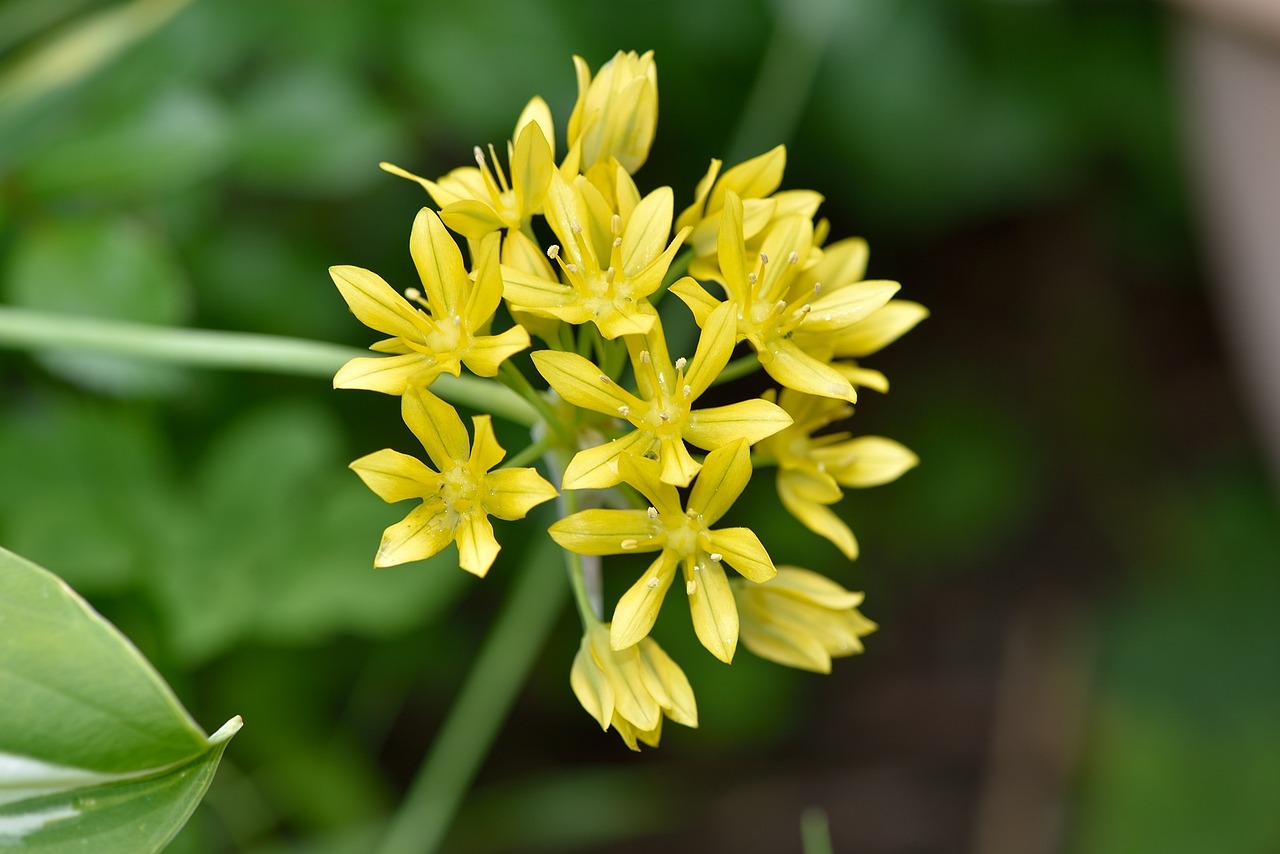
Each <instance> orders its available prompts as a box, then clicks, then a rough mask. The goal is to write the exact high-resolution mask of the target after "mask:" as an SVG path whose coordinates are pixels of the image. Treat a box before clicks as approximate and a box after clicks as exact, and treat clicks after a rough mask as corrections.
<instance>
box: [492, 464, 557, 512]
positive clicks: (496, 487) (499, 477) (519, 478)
mask: <svg viewBox="0 0 1280 854" xmlns="http://www.w3.org/2000/svg"><path fill="white" fill-rule="evenodd" d="M484 484H485V488H486V490H487V492H488V497H486V498H485V500H484V509H485V510H486V511H487V512H488V513H489V515H490V516H497V517H498V518H499V519H523V518H524V517H525V514H527V513H528V512H529V511H530V510H532V509H533V508H534V507H537V506H538V505H539V504H541V503H542V502H544V501H550V500H551V499H552V498H555V497H556V488H555V487H554V486H552V485H551V484H549V483H547V482H546V480H544V479H543V477H542V475H540V474H538V472H537V470H535V469H531V468H514V469H513V468H506V469H498V470H497V471H491V472H489V474H487V475H486V476H485V479H484Z"/></svg>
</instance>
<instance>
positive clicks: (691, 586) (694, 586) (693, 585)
mask: <svg viewBox="0 0 1280 854" xmlns="http://www.w3.org/2000/svg"><path fill="white" fill-rule="evenodd" d="M684 592H685V593H688V594H689V595H690V596H692V595H693V594H694V593H697V592H698V582H696V581H693V580H692V579H690V580H689V581H688V582H686V583H685V585H684Z"/></svg>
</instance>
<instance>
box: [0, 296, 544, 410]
mask: <svg viewBox="0 0 1280 854" xmlns="http://www.w3.org/2000/svg"><path fill="white" fill-rule="evenodd" d="M4 348H10V349H18V350H57V351H64V352H87V353H100V354H105V355H112V356H124V357H127V358H132V359H146V360H148V361H156V362H167V363H169V364H177V365H190V366H193V367H201V368H221V369H224V370H242V371H263V372H266V373H273V374H292V375H297V376H308V377H319V378H325V379H327V378H329V377H332V376H333V375H334V373H336V372H337V370H338V368H340V367H342V365H343V364H344V363H346V362H347V361H348V360H350V359H352V358H355V357H357V356H367V355H368V353H367V352H366V351H364V350H357V349H355V348H354V347H345V346H342V345H340V344H330V343H328V342H326V341H308V340H305V339H302V338H286V337H283V336H279V335H257V334H253V333H248V332H221V331H217V330H212V329H180V328H174V327H167V326H155V325H151V324H145V323H131V322H128V321H123V320H109V319H105V318H97V317H75V316H73V315H66V314H54V313H50V312H42V311H31V310H28V309H22V308H11V307H9V306H0V349H4ZM431 390H432V391H433V392H435V393H436V394H438V395H439V396H440V397H443V398H444V399H446V400H448V401H450V402H451V403H457V404H461V405H463V406H469V407H471V408H473V409H478V410H480V411H482V412H488V413H491V414H493V415H496V416H498V417H500V418H505V419H507V420H508V421H514V422H515V423H517V424H523V425H525V426H526V427H531V426H533V425H534V424H535V423H537V421H538V413H537V412H536V411H535V410H534V409H533V407H532V406H530V405H529V404H527V403H525V401H524V400H523V399H522V398H521V397H520V396H519V395H517V394H515V393H514V392H512V391H511V390H509V389H507V388H505V387H503V386H502V385H500V384H499V383H496V382H494V381H492V380H486V379H481V378H479V377H455V376H451V375H449V374H444V375H442V376H440V377H437V378H436V380H435V382H434V383H432V384H431Z"/></svg>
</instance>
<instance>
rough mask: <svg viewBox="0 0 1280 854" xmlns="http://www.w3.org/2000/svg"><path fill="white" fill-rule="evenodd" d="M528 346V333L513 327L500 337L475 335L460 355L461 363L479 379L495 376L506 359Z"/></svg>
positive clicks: (520, 327)
mask: <svg viewBox="0 0 1280 854" xmlns="http://www.w3.org/2000/svg"><path fill="white" fill-rule="evenodd" d="M528 346H529V333H528V332H526V331H525V329H524V327H522V326H513V327H511V328H510V329H508V330H506V331H505V332H503V333H502V334H501V335H477V336H476V337H475V338H473V339H471V346H470V347H468V348H467V350H466V352H465V353H463V355H462V362H463V364H465V365H466V366H467V367H468V368H470V369H471V372H472V373H474V374H476V375H477V376H481V377H492V376H496V375H497V373H498V369H499V368H501V367H502V363H503V362H505V361H506V360H507V359H509V358H511V357H512V356H514V355H515V354H516V353H519V352H520V351H521V350H524V349H526V348H527V347H528Z"/></svg>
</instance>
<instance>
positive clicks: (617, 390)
mask: <svg viewBox="0 0 1280 854" xmlns="http://www.w3.org/2000/svg"><path fill="white" fill-rule="evenodd" d="M735 328H736V320H735V318H734V316H733V307H732V306H731V305H728V304H724V305H722V306H720V307H719V308H717V309H716V310H715V311H713V312H711V314H709V315H708V316H707V318H706V325H705V326H704V327H703V329H702V334H701V335H700V336H699V338H698V348H697V350H696V351H695V352H694V354H693V359H692V360H691V361H689V362H687V363H686V361H685V360H684V359H678V360H677V361H676V363H675V364H674V365H673V364H672V363H671V357H670V356H669V355H668V353H667V345H666V340H665V337H664V335H663V333H662V324H661V323H655V324H654V326H653V328H652V329H651V330H650V331H649V334H648V335H646V336H643V337H638V336H637V337H635V338H633V337H631V336H628V337H627V339H626V341H627V347H628V349H629V350H630V351H631V357H632V358H631V362H632V366H633V369H634V371H635V375H636V381H637V390H638V392H639V393H640V396H636V395H633V394H631V393H630V392H629V391H627V390H626V389H624V388H623V387H622V386H620V385H618V384H617V383H616V382H614V381H613V380H611V379H609V377H608V376H606V375H605V374H604V372H603V371H601V370H600V368H598V367H597V366H596V365H595V364H594V363H593V362H591V361H589V360H587V359H585V358H583V357H582V356H579V355H577V354H576V353H565V352H558V351H552V350H539V351H538V352H535V353H534V354H533V363H534V366H535V367H536V368H537V369H538V371H539V373H541V374H542V376H543V377H544V378H545V379H546V381H547V383H548V384H549V385H550V386H551V388H552V389H554V390H555V392H556V393H557V394H559V395H560V396H561V397H562V398H564V399H565V400H567V401H568V402H569V403H572V404H573V405H575V406H581V407H583V408H585V409H590V410H593V411H595V412H599V413H602V414H604V415H612V416H615V417H617V418H620V419H622V420H623V421H626V422H627V423H629V424H630V425H631V426H632V427H634V428H635V429H634V430H632V431H631V432H630V433H627V434H626V435H624V436H621V437H619V438H617V439H614V440H613V441H611V442H607V443H605V444H603V445H598V446H596V447H594V448H587V449H585V450H582V451H579V452H578V454H577V455H576V456H574V458H573V459H572V460H571V461H570V462H569V465H568V467H567V468H566V469H565V473H564V483H563V485H564V487H565V488H566V489H601V488H604V487H608V486H613V485H614V484H616V483H618V482H619V480H621V475H620V474H619V469H618V459H619V458H620V457H621V456H624V455H626V456H631V457H649V458H651V459H656V460H658V461H659V462H660V464H661V478H662V480H663V482H665V483H669V484H674V485H676V486H688V485H689V482H690V481H691V480H693V477H694V475H696V474H697V473H698V469H699V468H700V467H701V466H700V465H699V463H698V462H697V460H695V459H694V458H693V457H692V456H691V455H690V454H689V451H688V449H687V448H685V442H686V441H687V442H689V443H690V444H692V445H695V446H697V447H699V448H702V449H704V450H714V449H716V448H721V447H724V446H725V445H728V444H730V443H732V442H735V441H737V440H739V439H745V440H746V441H747V442H748V443H749V444H750V443H755V442H758V441H760V440H761V439H763V438H764V437H766V436H769V435H771V434H773V433H776V432H777V431H779V430H781V429H783V428H784V427H786V426H787V425H788V424H790V423H791V419H790V417H789V416H788V415H787V414H786V413H785V412H783V411H782V409H781V408H779V407H778V406H777V405H775V404H774V403H772V402H770V401H765V400H760V399H756V400H746V401H741V402H738V403H731V404H728V405H726V406H711V407H706V408H704V409H694V408H693V404H694V402H695V401H697V399H698V397H699V396H700V395H701V394H702V393H703V392H704V391H706V390H707V388H708V387H709V386H710V385H711V382H712V381H713V380H714V379H715V378H716V376H717V375H719V373H720V371H721V370H723V369H724V366H725V364H726V363H728V361H729V357H730V355H731V354H732V352H733V342H734V330H735ZM686 368H687V370H686Z"/></svg>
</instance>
